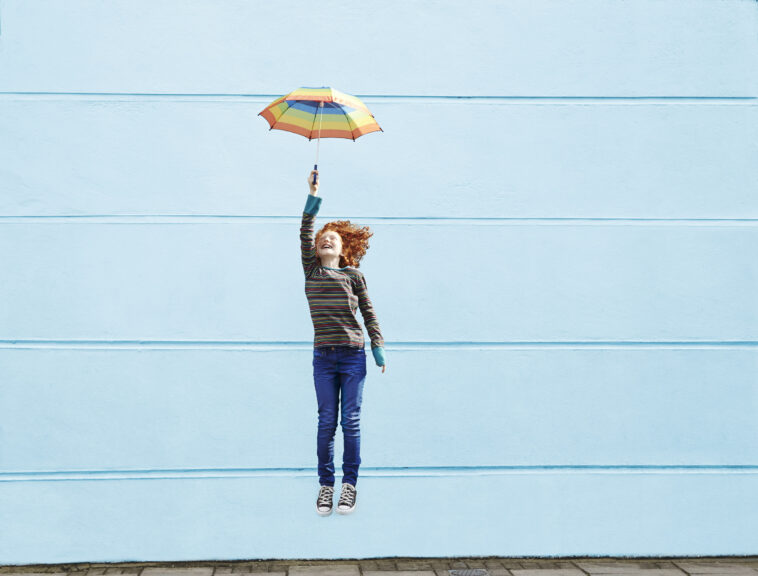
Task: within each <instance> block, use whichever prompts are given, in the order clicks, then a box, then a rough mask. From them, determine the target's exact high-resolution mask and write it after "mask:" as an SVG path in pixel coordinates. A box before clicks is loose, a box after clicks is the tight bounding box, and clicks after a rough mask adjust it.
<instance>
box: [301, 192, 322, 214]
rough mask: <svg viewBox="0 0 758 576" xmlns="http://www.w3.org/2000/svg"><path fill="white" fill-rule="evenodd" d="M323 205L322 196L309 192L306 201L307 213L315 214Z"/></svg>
mask: <svg viewBox="0 0 758 576" xmlns="http://www.w3.org/2000/svg"><path fill="white" fill-rule="evenodd" d="M320 207H321V197H320V196H314V195H313V194H308V199H307V200H306V201H305V213H306V214H310V215H312V216H315V215H316V214H317V213H318V209H319V208H320Z"/></svg>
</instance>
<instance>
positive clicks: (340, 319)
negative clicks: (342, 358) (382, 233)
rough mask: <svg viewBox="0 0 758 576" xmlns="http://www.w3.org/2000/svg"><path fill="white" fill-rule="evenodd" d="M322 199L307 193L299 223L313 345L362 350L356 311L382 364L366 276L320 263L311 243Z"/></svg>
mask: <svg viewBox="0 0 758 576" xmlns="http://www.w3.org/2000/svg"><path fill="white" fill-rule="evenodd" d="M320 206H321V198H320V197H318V196H313V195H311V194H309V195H308V199H307V201H306V203H305V209H304V211H303V220H302V224H301V225H300V254H301V258H302V262H303V271H304V272H305V296H306V298H307V299H308V307H309V308H310V312H311V319H312V320H313V329H314V342H313V346H314V348H318V347H322V346H338V345H339V346H353V347H356V348H361V349H363V348H364V347H365V341H364V338H363V330H362V328H361V325H360V323H359V322H358V318H357V316H356V313H357V311H358V309H360V311H361V315H362V316H363V321H364V323H365V324H366V330H367V332H368V334H369V337H370V339H371V351H372V353H373V354H374V359H375V360H376V363H377V365H379V366H383V365H384V339H383V338H382V333H381V331H380V329H379V321H378V320H377V319H376V314H375V313H374V307H373V305H372V304H371V299H370V298H369V296H368V289H367V286H366V278H365V277H364V276H363V273H362V272H361V271H360V270H359V269H358V268H353V267H351V266H345V267H343V268H330V267H327V266H322V265H321V262H320V261H319V258H318V256H317V255H316V246H315V245H314V242H313V223H314V221H315V219H316V214H317V213H318V210H319V207H320Z"/></svg>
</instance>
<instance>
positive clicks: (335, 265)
mask: <svg viewBox="0 0 758 576" xmlns="http://www.w3.org/2000/svg"><path fill="white" fill-rule="evenodd" d="M314 174H315V175H316V183H315V184H313V176H314ZM308 186H309V187H310V194H309V195H308V199H307V201H306V203H305V210H304V211H303V221H302V224H301V225H300V253H301V257H302V261H303V271H304V272H305V295H306V297H307V298H308V306H309V308H310V312H311V319H312V320H313V328H314V331H315V337H314V342H313V381H314V385H315V387H316V399H317V401H318V434H317V437H316V439H317V442H316V454H317V456H318V477H319V484H320V488H319V493H318V498H317V499H316V512H318V514H319V515H321V516H328V515H329V514H331V513H332V499H333V494H334V462H333V460H334V433H335V431H336V430H337V409H338V404H339V403H340V400H339V398H340V393H341V396H342V400H341V406H340V407H339V408H340V410H341V412H342V419H341V421H340V425H341V426H342V435H343V441H344V452H343V461H342V492H341V494H340V499H339V502H338V503H337V512H338V513H340V514H349V513H350V512H352V511H353V510H354V509H355V504H356V497H357V492H356V489H355V485H356V482H357V481H358V466H359V465H360V463H361V456H360V446H361V436H360V428H359V424H360V414H361V401H362V399H363V383H364V381H365V380H366V351H365V349H364V346H365V342H364V340H363V330H362V329H361V325H360V324H359V323H358V319H357V318H356V311H357V310H358V308H360V310H361V315H362V316H363V321H364V323H365V324H366V330H367V331H368V333H369V337H370V338H371V352H372V354H373V355H374V360H375V361H376V365H377V366H381V368H382V373H384V370H385V369H386V364H385V361H384V339H383V338H382V333H381V332H380V331H379V322H378V321H377V319H376V315H375V314H374V308H373V306H372V305H371V300H370V299H369V297H368V291H367V288H366V279H365V278H364V277H363V273H361V271H360V270H358V266H359V265H360V263H359V262H360V259H361V258H363V256H364V255H365V254H366V250H367V249H368V247H369V246H368V239H369V237H371V236H372V235H373V234H372V232H371V231H370V230H369V228H368V227H367V226H364V227H362V228H359V227H357V226H355V225H354V224H352V223H351V222H350V221H349V220H337V221H334V222H329V223H327V224H326V225H324V227H323V228H321V230H319V231H318V234H316V240H315V244H314V240H313V221H314V220H315V219H316V214H317V213H318V210H319V207H320V206H321V198H319V197H318V196H317V195H316V194H317V193H318V186H319V184H318V171H317V170H313V171H311V173H310V176H309V177H308Z"/></svg>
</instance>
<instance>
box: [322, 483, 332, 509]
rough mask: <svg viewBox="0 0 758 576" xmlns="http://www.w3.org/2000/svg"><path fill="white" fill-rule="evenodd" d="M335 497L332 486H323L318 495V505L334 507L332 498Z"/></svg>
mask: <svg viewBox="0 0 758 576" xmlns="http://www.w3.org/2000/svg"><path fill="white" fill-rule="evenodd" d="M333 496H334V488H332V487H331V486H322V487H321V490H319V493H318V505H319V506H329V507H331V505H332V497H333Z"/></svg>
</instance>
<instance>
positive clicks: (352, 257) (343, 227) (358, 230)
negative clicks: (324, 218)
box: [315, 220, 374, 268]
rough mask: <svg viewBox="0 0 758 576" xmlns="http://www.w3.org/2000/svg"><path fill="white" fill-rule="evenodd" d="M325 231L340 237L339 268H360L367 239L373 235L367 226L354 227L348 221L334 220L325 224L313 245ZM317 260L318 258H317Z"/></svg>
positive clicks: (366, 246)
mask: <svg viewBox="0 0 758 576" xmlns="http://www.w3.org/2000/svg"><path fill="white" fill-rule="evenodd" d="M327 230H333V231H334V232H336V233H337V234H339V235H340V238H341V239H342V255H341V256H340V264H339V267H340V268H344V267H345V266H352V267H353V268H358V267H360V265H361V264H360V261H361V258H363V257H364V256H365V255H366V250H368V248H369V245H368V239H369V238H371V236H373V235H374V233H373V232H371V229H370V228H369V227H368V226H356V225H355V224H353V223H352V222H350V220H334V221H333V222H327V223H326V224H324V226H323V227H322V228H321V230H319V231H318V232H317V233H316V239H315V244H316V246H318V245H319V240H320V239H321V236H323V235H324V232H326V231H327ZM317 258H318V256H317Z"/></svg>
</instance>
